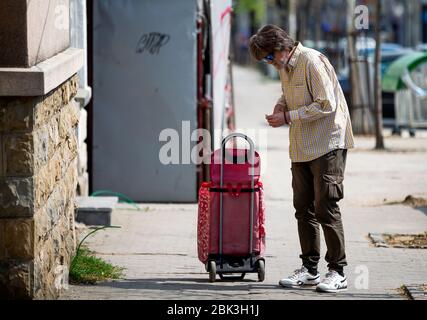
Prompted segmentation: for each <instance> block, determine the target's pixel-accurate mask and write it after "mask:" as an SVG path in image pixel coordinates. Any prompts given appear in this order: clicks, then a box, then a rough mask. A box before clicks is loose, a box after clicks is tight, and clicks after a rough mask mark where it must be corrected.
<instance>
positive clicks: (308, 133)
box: [277, 43, 354, 162]
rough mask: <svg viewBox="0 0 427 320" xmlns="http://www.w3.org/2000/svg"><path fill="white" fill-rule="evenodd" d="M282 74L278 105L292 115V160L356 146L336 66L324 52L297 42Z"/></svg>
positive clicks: (313, 157) (298, 160)
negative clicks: (280, 94) (333, 65)
mask: <svg viewBox="0 0 427 320" xmlns="http://www.w3.org/2000/svg"><path fill="white" fill-rule="evenodd" d="M279 74H280V80H281V82H282V91H283V94H282V96H281V97H280V99H279V101H278V102H277V104H279V105H281V106H283V108H284V110H286V111H289V114H290V117H291V125H290V131H289V140H290V146H289V156H290V158H291V161H292V162H306V161H311V160H314V159H316V158H319V157H321V156H323V155H325V154H326V153H328V152H330V151H332V150H335V149H349V148H352V147H354V139H353V131H352V127H351V121H350V114H349V111H348V107H347V102H346V100H345V97H344V94H343V92H342V89H341V86H340V84H339V82H338V79H337V76H336V74H335V71H334V68H333V67H332V65H331V64H330V62H329V60H328V59H327V58H326V57H325V56H324V55H323V54H321V53H320V52H318V51H316V50H313V49H309V48H306V47H304V46H303V45H302V44H301V43H298V45H297V47H296V48H295V49H294V51H293V53H292V56H291V57H290V59H289V61H288V64H287V65H286V67H285V69H282V70H280V72H279Z"/></svg>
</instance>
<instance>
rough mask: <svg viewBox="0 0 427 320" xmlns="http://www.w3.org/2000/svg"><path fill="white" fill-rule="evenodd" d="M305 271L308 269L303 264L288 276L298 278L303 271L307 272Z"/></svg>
mask: <svg viewBox="0 0 427 320" xmlns="http://www.w3.org/2000/svg"><path fill="white" fill-rule="evenodd" d="M307 271H308V270H307V268H306V267H304V266H303V267H301V268H300V269H296V270H294V274H293V275H291V276H290V277H289V278H290V279H298V277H299V276H300V274H302V273H304V272H307Z"/></svg>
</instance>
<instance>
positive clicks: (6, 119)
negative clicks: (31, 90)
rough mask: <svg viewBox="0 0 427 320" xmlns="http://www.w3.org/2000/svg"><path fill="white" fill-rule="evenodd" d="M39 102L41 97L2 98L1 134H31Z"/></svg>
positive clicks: (0, 113)
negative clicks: (34, 110) (34, 113)
mask: <svg viewBox="0 0 427 320" xmlns="http://www.w3.org/2000/svg"><path fill="white" fill-rule="evenodd" d="M38 102H40V98H39V97H36V98H33V97H20V98H16V97H12V98H7V97H2V98H0V132H6V133H8V132H30V131H31V130H32V126H33V109H34V107H35V105H36V104H37V103H38Z"/></svg>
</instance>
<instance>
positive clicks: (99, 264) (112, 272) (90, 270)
mask: <svg viewBox="0 0 427 320" xmlns="http://www.w3.org/2000/svg"><path fill="white" fill-rule="evenodd" d="M123 269H124V268H120V267H116V266H113V265H111V264H110V263H108V262H105V261H104V260H102V259H100V258H97V257H96V256H95V255H94V254H93V253H92V252H91V251H90V250H89V249H87V248H85V247H80V248H79V250H78V252H77V254H76V256H75V257H74V260H73V262H72V264H71V269H70V282H71V283H73V284H96V283H97V282H99V281H105V280H111V279H119V278H120V277H122V275H123Z"/></svg>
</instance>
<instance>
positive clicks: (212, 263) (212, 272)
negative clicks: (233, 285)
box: [209, 260, 216, 282]
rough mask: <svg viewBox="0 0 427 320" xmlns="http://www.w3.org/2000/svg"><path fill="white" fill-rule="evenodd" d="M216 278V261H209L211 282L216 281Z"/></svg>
mask: <svg viewBox="0 0 427 320" xmlns="http://www.w3.org/2000/svg"><path fill="white" fill-rule="evenodd" d="M215 279H216V262H215V261H214V260H211V261H209V282H215Z"/></svg>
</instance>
